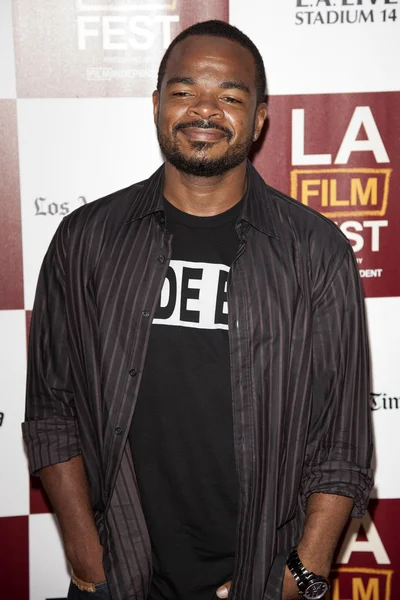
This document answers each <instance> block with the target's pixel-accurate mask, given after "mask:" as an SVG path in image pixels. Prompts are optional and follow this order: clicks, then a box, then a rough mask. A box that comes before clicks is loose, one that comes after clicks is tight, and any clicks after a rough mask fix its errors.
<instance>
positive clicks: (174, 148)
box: [157, 120, 255, 177]
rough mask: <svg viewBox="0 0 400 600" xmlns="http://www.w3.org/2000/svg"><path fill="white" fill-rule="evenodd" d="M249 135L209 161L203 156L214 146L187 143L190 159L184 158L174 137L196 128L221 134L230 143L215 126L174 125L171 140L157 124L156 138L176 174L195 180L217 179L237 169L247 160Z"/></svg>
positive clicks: (206, 123) (228, 133) (201, 123)
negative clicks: (180, 132) (188, 128)
mask: <svg viewBox="0 0 400 600" xmlns="http://www.w3.org/2000/svg"><path fill="white" fill-rule="evenodd" d="M254 125H255V123H253V131H252V133H251V134H249V135H248V137H247V138H246V139H245V140H244V141H243V142H239V143H237V144H235V145H233V146H229V148H228V149H227V150H226V152H225V153H224V154H223V155H222V156H219V157H218V158H210V157H209V156H208V155H207V150H209V149H210V148H212V147H213V146H214V144H215V143H214V142H200V141H193V140H191V141H190V147H191V149H192V150H193V154H192V155H191V156H186V155H185V154H183V152H182V151H181V149H180V145H179V142H178V140H177V133H178V131H179V130H180V129H185V128H186V127H199V128H201V129H218V130H219V131H223V132H224V133H225V134H226V136H227V140H228V142H229V141H230V140H231V139H232V135H233V134H232V132H231V131H230V130H229V129H227V128H225V127H222V126H221V125H219V124H216V123H212V122H210V121H201V120H200V121H191V122H190V123H178V124H177V125H175V127H174V128H173V130H172V137H171V138H169V137H168V136H167V135H165V134H163V133H161V132H160V129H159V126H158V124H157V138H158V143H159V144H160V148H161V152H162V153H163V154H164V156H165V158H166V159H167V160H168V162H170V163H171V164H172V165H173V166H174V167H175V168H176V169H178V171H182V172H183V173H186V174H188V175H195V176H197V177H215V176H217V175H223V174H224V173H226V172H227V171H230V170H231V169H233V168H235V167H237V166H238V165H240V164H241V163H242V162H243V161H244V160H245V159H246V158H247V156H248V154H249V151H250V147H251V145H252V143H253V135H254Z"/></svg>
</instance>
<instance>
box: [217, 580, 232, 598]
mask: <svg viewBox="0 0 400 600" xmlns="http://www.w3.org/2000/svg"><path fill="white" fill-rule="evenodd" d="M231 583H232V582H231V581H228V582H227V583H224V585H221V587H219V588H218V589H217V596H218V598H227V597H228V596H229V590H230V589H231Z"/></svg>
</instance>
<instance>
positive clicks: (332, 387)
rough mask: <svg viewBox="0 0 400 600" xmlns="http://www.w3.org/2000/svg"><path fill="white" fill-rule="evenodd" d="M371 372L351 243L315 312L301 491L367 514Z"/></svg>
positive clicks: (369, 485)
mask: <svg viewBox="0 0 400 600" xmlns="http://www.w3.org/2000/svg"><path fill="white" fill-rule="evenodd" d="M369 397H370V374H369V352H368V340H367V330H366V323H365V312H364V299H363V293H362V289H361V282H360V278H359V274H358V268H357V264H356V260H355V257H354V254H353V251H352V250H351V248H350V247H349V248H348V251H347V252H346V255H345V256H344V259H343V260H342V262H341V264H340V267H339V268H338V270H337V271H336V273H335V274H334V276H333V278H332V280H331V281H330V282H329V284H328V285H327V287H326V289H325V290H324V291H323V293H322V294H321V296H320V297H319V298H318V299H316V301H315V305H314V313H313V398H312V402H313V406H312V420H311V426H310V430H309V433H308V444H307V450H306V457H305V462H304V468H303V477H302V495H303V498H304V499H306V498H307V497H308V496H309V495H310V494H313V493H315V492H323V493H327V494H337V495H343V496H349V497H351V498H353V499H354V507H353V511H352V516H353V517H362V515H363V514H364V512H365V510H366V507H367V504H368V499H369V494H370V490H371V488H372V485H373V476H372V471H371V457H372V432H371V417H370V404H369Z"/></svg>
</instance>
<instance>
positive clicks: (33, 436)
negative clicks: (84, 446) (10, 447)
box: [22, 416, 81, 475]
mask: <svg viewBox="0 0 400 600" xmlns="http://www.w3.org/2000/svg"><path fill="white" fill-rule="evenodd" d="M22 435H23V438H24V442H25V446H26V450H27V454H28V462H29V471H30V473H31V475H38V474H39V470H40V469H43V468H44V467H48V466H49V465H54V464H56V463H60V462H65V461H67V460H69V459H71V458H73V457H74V456H78V455H79V454H81V445H80V441H79V434H78V425H77V422H76V421H75V419H74V418H72V417H59V416H52V417H49V418H47V419H39V420H36V421H25V422H24V423H22Z"/></svg>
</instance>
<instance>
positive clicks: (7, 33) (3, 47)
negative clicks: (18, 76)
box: [0, 0, 16, 98]
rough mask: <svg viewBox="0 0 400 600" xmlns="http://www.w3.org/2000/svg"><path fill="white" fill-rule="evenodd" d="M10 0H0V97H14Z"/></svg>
mask: <svg viewBox="0 0 400 600" xmlns="http://www.w3.org/2000/svg"><path fill="white" fill-rule="evenodd" d="M15 97H16V90H15V60H14V42H13V29H12V14H11V0H1V1H0V98H15Z"/></svg>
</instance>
